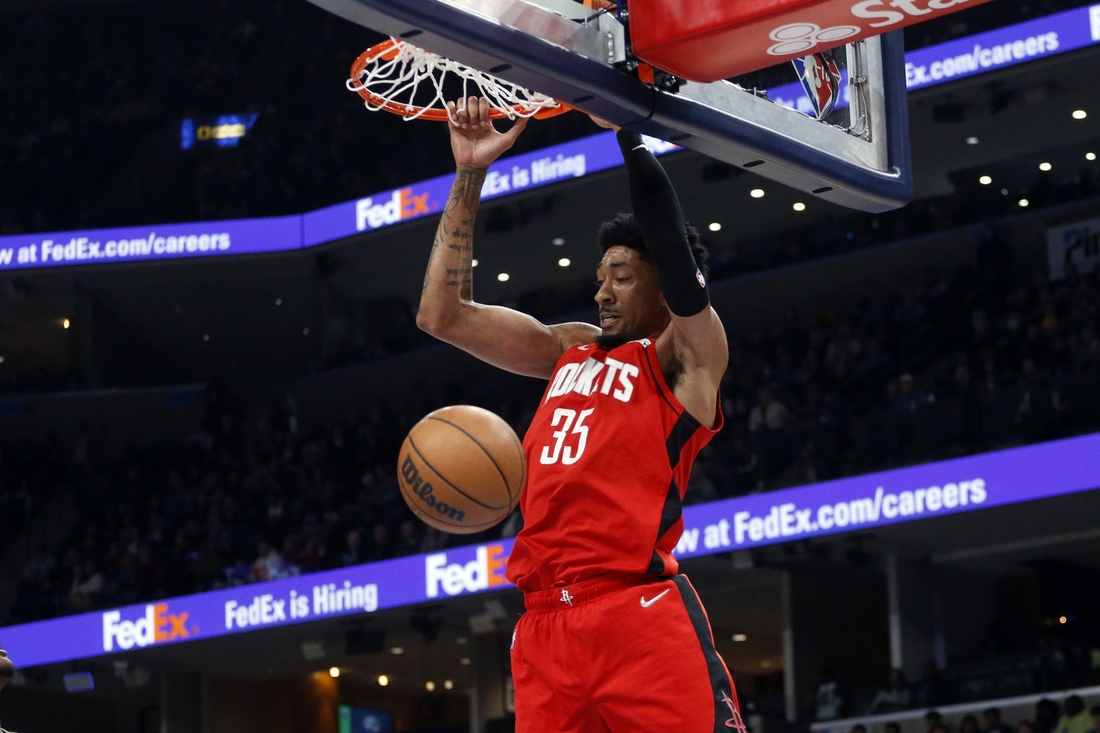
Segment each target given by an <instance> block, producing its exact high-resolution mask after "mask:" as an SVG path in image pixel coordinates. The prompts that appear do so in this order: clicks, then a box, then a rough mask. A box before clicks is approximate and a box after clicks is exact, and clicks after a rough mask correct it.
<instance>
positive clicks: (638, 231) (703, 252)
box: [596, 214, 710, 277]
mask: <svg viewBox="0 0 1100 733" xmlns="http://www.w3.org/2000/svg"><path fill="white" fill-rule="evenodd" d="M684 234H685V235H686V236H687V241H688V245H689V246H690V247H691V256H692V257H693V258H695V266H696V267H698V268H699V272H701V273H703V277H706V276H707V275H708V274H709V273H710V268H709V267H707V258H708V257H710V252H709V251H707V248H706V245H704V244H703V237H702V236H701V235H700V234H699V230H698V229H696V228H695V227H693V226H692V225H690V224H686V225H685V227H684ZM596 244H598V245H599V247H600V254H607V250H609V249H611V248H612V247H628V248H630V249H632V250H634V251H635V252H637V253H638V254H639V255H640V256H641V258H642V259H643V260H646V261H647V262H652V261H653V258H652V257H650V256H649V248H648V247H646V246H645V237H643V236H642V228H641V227H640V226H638V222H636V221H635V220H634V215H633V214H619V215H618V216H616V217H615V218H614V219H612V220H611V221H605V222H604V223H603V224H601V225H600V229H599V231H598V232H597V233H596Z"/></svg>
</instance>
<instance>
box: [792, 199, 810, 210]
mask: <svg viewBox="0 0 1100 733" xmlns="http://www.w3.org/2000/svg"><path fill="white" fill-rule="evenodd" d="M791 208H792V209H794V210H795V211H805V210H806V204H804V203H802V202H801V201H795V202H794V206H792V207H791Z"/></svg>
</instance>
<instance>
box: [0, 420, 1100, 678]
mask: <svg viewBox="0 0 1100 733" xmlns="http://www.w3.org/2000/svg"><path fill="white" fill-rule="evenodd" d="M1098 454H1100V433H1097V434H1093V435H1087V436H1083V437H1078V438H1067V439H1065V440H1059V441H1054V442H1050V443H1041V444H1039V445H1031V446H1024V447H1021V448H1012V449H1009V450H1003V451H997V452H995V453H985V454H981V455H976V456H967V457H964V458H956V459H953V460H950V461H940V462H937V463H928V464H924V465H920V466H911V467H908V468H899V469H895V470H892V471H884V472H881V473H873V474H867V475H864V476H853V477H851V478H845V479H839V480H836V481H828V482H824V483H819V484H812V485H809V486H803V487H799V488H793V489H784V490H781V491H772V492H767V493H763V494H754V495H752V496H742V497H738V498H735V499H726V500H723V501H716V502H711V503H708V504H700V505H696V506H689V507H686V508H685V509H684V512H683V516H684V533H683V536H682V537H681V539H680V543H679V545H677V547H676V551H675V554H676V556H677V557H678V558H680V559H687V558H692V557H701V556H704V555H712V554H716V553H720V552H729V551H732V550H744V549H750V548H754V547H763V546H766V545H772V544H777V543H782V542H789V541H793V540H799V539H806V538H811V537H823V536H827V535H835V534H842V533H845V532H851V531H857V530H858V531H862V530H866V529H870V528H872V527H885V526H888V525H892V524H901V523H904V522H912V521H916V520H921V519H927V518H930V517H939V516H946V515H949V514H959V513H963V512H972V511H976V510H979V509H985V508H988V507H996V506H1005V505H1009V504H1016V503H1019V502H1026V501H1034V500H1036V499H1047V498H1051V497H1055V496H1062V495H1065V494H1071V493H1076V492H1081V491H1088V490H1091V489H1095V488H1098V487H1100V461H1098V460H1096V456H1097V455H1098ZM511 549H512V540H500V541H496V542H489V543H485V544H481V545H469V546H466V547H458V548H453V549H449V550H446V551H443V552H434V553H429V554H425V555H414V556H411V557H403V558H397V559H394V560H384V561H382V562H376V563H369V564H366V565H356V566H352V567H347V568H340V569H338V570H329V571H325V572H321V573H313V574H311V575H303V576H299V577H292V578H285V579H282V580H274V581H270V582H267V583H258V584H253V585H242V586H238V587H234V588H226V589H224V590H217V591H210V592H208V593H199V594H195V595H190V596H181V597H178V598H169V599H167V600H163V601H153V602H150V603H142V604H136V605H132V606H126V607H124V608H115V609H108V610H104V611H96V612H92V613H84V614H80V615H77V616H67V617H64V618H58V619H51V620H48V621H38V622H34V623H28V624H22V625H18V626H9V627H7V628H4V629H3V632H2V638H3V642H4V648H5V649H6V650H7V651H8V653H9V655H10V656H11V658H12V660H13V661H14V662H15V663H16V664H17V665H18V666H20V667H24V668H25V667H33V666H36V665H41V664H49V663H53V662H63V661H69V660H73V659H84V658H88V657H97V656H102V655H107V654H119V653H122V652H127V651H131V650H134V649H145V648H149V647H152V646H157V645H162V644H178V643H181V642H187V641H192V640H196V639H210V638H215V637H219V636H226V635H229V634H240V633H246V632H249V631H256V630H261V629H267V628H274V627H276V626H285V625H288V624H296V623H303V622H307V621H314V620H318V619H325V618H342V617H354V616H361V615H365V614H371V613H374V612H376V611H379V610H382V609H386V608H395V607H398V606H407V605H412V604H418V603H424V602H428V601H431V602H439V601H443V600H446V599H447V598H452V597H456V596H462V595H468V594H471V593H483V592H486V591H493V590H500V589H503V588H509V587H511V585H510V584H509V583H508V581H507V580H506V579H505V576H504V571H505V566H506V564H507V561H508V555H509V553H510V552H511Z"/></svg>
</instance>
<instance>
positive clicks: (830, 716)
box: [814, 664, 851, 720]
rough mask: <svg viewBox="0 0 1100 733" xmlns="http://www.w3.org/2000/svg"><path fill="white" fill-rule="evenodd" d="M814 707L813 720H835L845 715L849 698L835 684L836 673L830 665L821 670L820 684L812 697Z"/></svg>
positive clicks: (838, 685)
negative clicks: (814, 702) (813, 698)
mask: <svg viewBox="0 0 1100 733" xmlns="http://www.w3.org/2000/svg"><path fill="white" fill-rule="evenodd" d="M814 697H815V700H816V706H815V710H814V719H815V720H836V719H837V718H843V717H844V716H845V715H846V714H847V710H848V707H849V706H850V702H851V697H850V696H849V695H848V694H847V691H846V690H842V689H841V685H840V683H839V682H837V679H836V672H835V670H834V669H833V666H832V665H831V664H826V665H825V666H823V667H822V668H821V682H820V683H818V685H817V692H816V693H815V695H814Z"/></svg>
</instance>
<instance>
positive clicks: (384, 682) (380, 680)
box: [378, 674, 390, 687]
mask: <svg viewBox="0 0 1100 733" xmlns="http://www.w3.org/2000/svg"><path fill="white" fill-rule="evenodd" d="M389 683H390V678H389V677H387V676H386V675H384V674H380V675H378V685H379V686H380V687H385V686H386V685H388V684H389Z"/></svg>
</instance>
